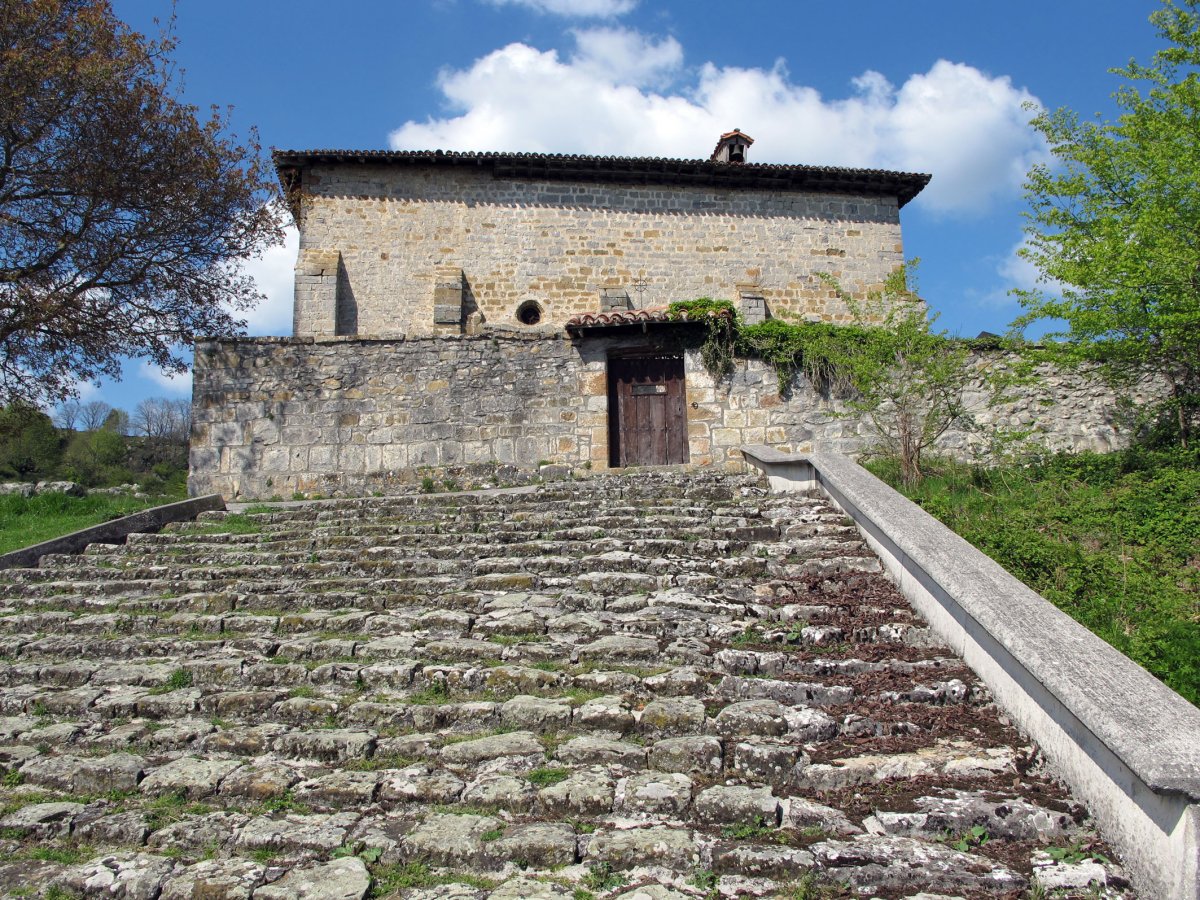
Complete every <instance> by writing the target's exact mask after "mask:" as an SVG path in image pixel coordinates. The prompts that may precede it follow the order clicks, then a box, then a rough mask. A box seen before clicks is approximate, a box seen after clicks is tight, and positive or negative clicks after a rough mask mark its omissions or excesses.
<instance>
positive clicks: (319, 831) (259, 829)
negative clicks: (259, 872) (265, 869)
mask: <svg viewBox="0 0 1200 900" xmlns="http://www.w3.org/2000/svg"><path fill="white" fill-rule="evenodd" d="M357 818H358V817H357V815H355V814H353V813H341V814H338V815H333V816H308V815H288V816H284V817H282V818H272V817H269V816H259V817H258V818H256V819H252V820H251V821H250V822H249V823H247V824H246V826H245V827H244V828H242V830H241V831H240V832H239V833H238V836H237V846H238V847H239V848H242V849H245V850H275V851H281V852H284V853H290V852H295V851H303V850H313V851H317V852H322V853H331V852H333V851H334V850H336V849H337V848H338V847H340V846H342V845H343V844H344V843H345V842H346V837H347V835H348V834H349V830H350V828H351V827H353V825H354V822H355V820H356V819H357Z"/></svg>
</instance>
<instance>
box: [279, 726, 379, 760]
mask: <svg viewBox="0 0 1200 900" xmlns="http://www.w3.org/2000/svg"><path fill="white" fill-rule="evenodd" d="M375 741H376V736H375V733H374V732H371V731H355V730H353V729H346V728H333V729H329V730H327V731H298V732H289V733H287V734H282V735H280V736H279V738H278V739H277V740H276V742H275V747H276V748H277V749H278V751H279V752H280V753H284V754H287V755H289V756H302V757H308V758H310V759H318V760H321V761H324V762H345V761H346V760H350V759H365V758H367V757H369V756H370V755H371V753H372V751H373V750H374V749H375Z"/></svg>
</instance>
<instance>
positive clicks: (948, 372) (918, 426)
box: [800, 259, 983, 486]
mask: <svg viewBox="0 0 1200 900" xmlns="http://www.w3.org/2000/svg"><path fill="white" fill-rule="evenodd" d="M917 262H918V260H915V259H914V260H912V261H911V262H909V263H908V264H907V265H905V266H903V267H901V268H899V269H897V270H896V271H895V272H894V273H893V274H892V275H891V276H890V277H889V278H888V280H887V282H886V284H885V285H884V290H883V291H881V292H879V293H876V294H872V295H871V296H870V297H868V300H867V306H866V307H864V306H862V305H860V304H859V303H857V302H856V301H855V300H854V299H853V298H852V297H851V296H850V295H849V294H848V293H847V292H846V291H844V290H843V289H842V288H841V286H840V285H839V284H838V283H837V281H836V280H835V279H833V278H832V277H826V278H825V281H826V282H827V283H828V284H829V285H830V286H831V287H833V288H834V289H835V290H836V291H837V292H838V293H839V294H840V295H841V297H842V299H843V301H844V302H845V303H846V304H847V305H848V306H849V307H850V309H851V310H852V311H853V312H854V313H855V318H856V320H857V321H856V325H855V327H853V328H840V329H837V330H836V331H835V332H833V333H832V334H833V335H834V339H832V340H830V339H829V337H828V336H827V337H826V339H825V340H823V341H821V342H820V343H819V344H817V345H814V349H815V347H816V346H819V347H820V348H821V351H820V353H814V352H813V351H812V350H810V351H809V354H808V356H809V363H808V364H807V365H808V367H809V368H811V367H812V366H813V365H814V364H815V365H817V366H818V367H819V369H823V370H825V371H827V372H830V373H838V375H837V377H839V378H840V379H841V381H842V382H843V383H844V384H845V385H846V386H847V387H849V388H850V389H851V395H850V398H849V400H848V401H847V402H848V406H849V408H850V409H851V410H852V411H853V412H854V413H855V414H860V415H865V416H866V417H867V419H868V421H870V423H871V426H872V427H873V429H874V431H875V434H876V439H877V444H876V447H875V452H877V453H879V454H880V455H882V456H886V457H888V458H890V459H894V460H896V462H897V463H898V464H899V466H900V480H901V481H902V482H903V483H904V484H905V485H906V486H913V485H916V484H919V483H920V482H921V480H922V479H923V478H924V475H925V473H924V469H923V468H922V460H923V458H924V455H925V453H926V451H928V450H930V449H931V448H933V447H934V446H935V445H936V444H937V442H938V441H939V440H940V439H941V437H942V436H943V435H944V434H945V433H946V432H947V431H949V430H950V429H951V427H953V426H956V425H969V424H970V423H971V421H973V417H972V416H971V414H970V411H969V410H968V409H967V405H966V403H965V402H964V395H965V393H966V391H967V388H968V386H970V385H971V384H972V382H973V381H975V380H978V379H980V378H981V377H983V373H981V372H979V371H977V370H976V369H975V368H973V367H972V366H971V365H970V359H969V357H970V348H969V347H968V346H967V344H966V343H964V342H963V341H957V340H953V339H952V338H950V337H949V336H948V335H946V334H945V333H944V332H939V331H934V330H933V327H932V326H933V324H934V322H935V321H936V319H937V317H936V316H933V317H931V316H930V315H929V313H928V310H927V308H926V306H925V304H924V303H923V302H921V299H920V297H919V296H918V295H917V293H916V285H915V267H916V264H917ZM800 327H803V326H800ZM835 328H836V326H835ZM827 330H828V329H827ZM838 332H840V334H839V333H838Z"/></svg>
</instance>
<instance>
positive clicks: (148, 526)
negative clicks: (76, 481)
mask: <svg viewBox="0 0 1200 900" xmlns="http://www.w3.org/2000/svg"><path fill="white" fill-rule="evenodd" d="M224 508H225V500H224V499H223V498H222V497H221V495H220V494H208V495H206V496H204V497H192V498H191V499H189V500H180V501H179V502H178V503H167V504H165V505H163V506H153V507H151V508H150V509H142V510H139V511H137V512H135V513H130V514H129V515H127V516H122V517H121V518H119V519H111V520H109V521H108V522H101V523H100V524H99V525H92V526H91V527H89V528H81V529H79V531H72V532H71V533H70V534H64V535H63V536H62V537H56V538H51V539H50V540H48V541H42V543H40V544H34V545H33V546H32V547H22V548H21V549H20V550H13V551H10V552H9V553H4V554H0V569H16V568H23V567H26V566H36V565H37V564H38V560H40V559H41V558H42V557H43V556H46V555H48V554H51V553H79V552H81V551H82V550H83V549H84V548H85V547H87V545H88V544H121V543H124V542H125V539H126V538H127V537H129V535H131V534H133V533H134V532H152V531H158V530H159V529H161V528H162V527H163V526H164V525H166V524H167V523H168V522H183V521H187V520H189V519H194V518H196V516H198V515H199V514H200V513H202V512H207V511H208V510H214V509H224Z"/></svg>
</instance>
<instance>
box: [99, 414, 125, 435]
mask: <svg viewBox="0 0 1200 900" xmlns="http://www.w3.org/2000/svg"><path fill="white" fill-rule="evenodd" d="M100 429H101V430H102V431H111V432H113V434H120V435H126V434H129V413H127V412H125V410H123V409H110V410H109V411H108V413H107V414H106V415H105V416H104V421H103V422H101V423H100Z"/></svg>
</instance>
